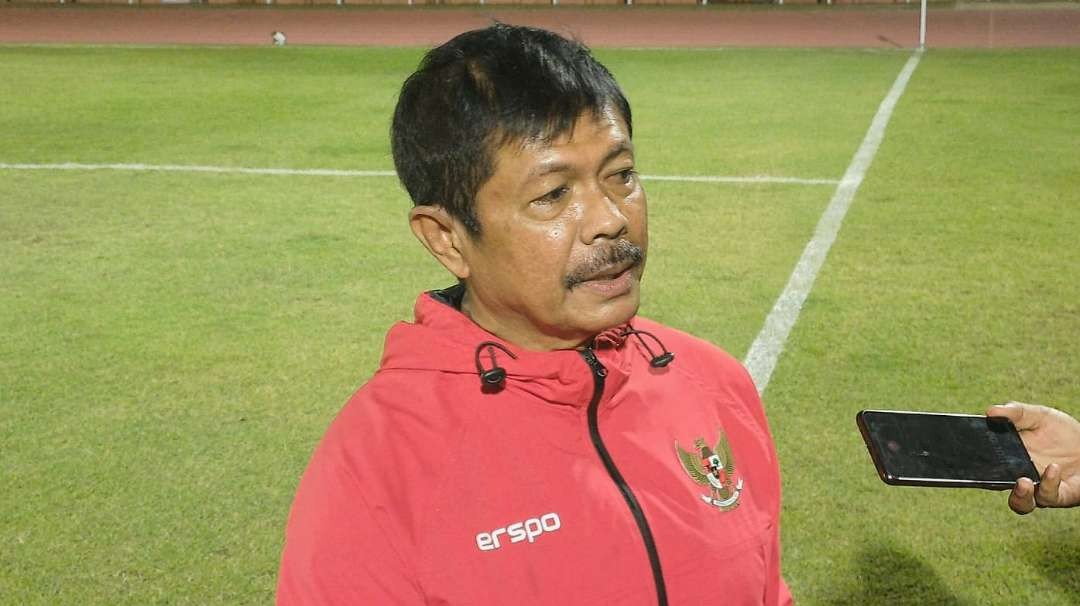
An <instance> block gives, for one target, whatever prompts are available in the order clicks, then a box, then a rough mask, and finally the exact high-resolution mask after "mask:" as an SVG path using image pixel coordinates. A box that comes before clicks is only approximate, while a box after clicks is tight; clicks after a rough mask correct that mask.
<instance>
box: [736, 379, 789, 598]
mask: <svg viewBox="0 0 1080 606" xmlns="http://www.w3.org/2000/svg"><path fill="white" fill-rule="evenodd" d="M740 368H741V371H742V375H743V381H742V382H741V384H740V386H739V393H740V395H741V397H742V399H743V401H745V402H746V403H747V404H748V405H749V406H750V408H751V411H752V412H753V414H754V416H755V417H756V419H757V421H758V423H759V424H760V425H761V427H762V429H763V430H764V431H765V432H766V433H767V434H768V435H769V442H770V444H772V443H773V441H772V432H771V431H770V430H769V421H768V419H767V418H766V416H765V406H764V404H762V402H761V396H760V395H758V392H757V388H756V387H755V386H754V380H753V379H752V378H751V377H750V373H749V372H747V370H746V369H745V368H744V367H741V365H740ZM769 463H770V465H771V466H772V476H773V478H775V485H774V487H773V494H774V495H776V498H775V500H774V505H773V507H772V508H771V511H770V512H769V514H770V517H771V518H772V524H771V525H772V536H771V537H770V541H769V545H768V547H767V552H766V566H767V567H768V570H766V578H767V579H768V580H767V581H766V582H767V583H768V585H767V587H766V593H765V602H764V603H765V604H770V605H771V604H776V605H778V606H790V605H791V604H793V603H794V600H793V599H792V596H791V591H790V590H789V589H788V586H787V583H785V582H784V577H783V576H782V575H781V573H780V463H779V460H778V458H777V456H776V447H775V446H773V448H772V457H771V460H770V461H769Z"/></svg>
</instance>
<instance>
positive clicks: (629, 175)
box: [608, 168, 637, 195]
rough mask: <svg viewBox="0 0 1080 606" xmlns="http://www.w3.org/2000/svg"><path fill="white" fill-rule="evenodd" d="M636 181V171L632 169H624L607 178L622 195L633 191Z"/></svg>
mask: <svg viewBox="0 0 1080 606" xmlns="http://www.w3.org/2000/svg"><path fill="white" fill-rule="evenodd" d="M636 181H637V171H636V170H634V169H633V168H624V169H623V170H620V171H619V172H617V173H614V174H612V175H611V176H610V177H608V182H609V183H611V185H612V186H613V187H615V188H616V189H617V191H619V192H622V193H623V194H624V195H625V194H629V193H630V192H631V191H633V189H634V184H635V182H636Z"/></svg>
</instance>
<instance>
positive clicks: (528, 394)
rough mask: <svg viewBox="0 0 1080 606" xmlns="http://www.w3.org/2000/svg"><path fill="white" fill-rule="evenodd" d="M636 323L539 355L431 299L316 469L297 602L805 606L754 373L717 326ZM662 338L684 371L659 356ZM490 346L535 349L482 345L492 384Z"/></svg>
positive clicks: (289, 581)
mask: <svg viewBox="0 0 1080 606" xmlns="http://www.w3.org/2000/svg"><path fill="white" fill-rule="evenodd" d="M630 325H631V326H633V328H634V329H637V330H642V331H647V332H648V333H650V334H648V335H644V334H642V335H629V336H623V334H622V331H623V330H624V328H625V327H624V328H623V329H613V330H611V331H607V332H605V333H603V334H601V335H598V337H597V338H596V341H595V344H594V346H593V348H591V349H588V350H585V351H584V352H579V351H572V350H568V351H554V352H532V351H526V350H522V349H520V348H518V347H515V346H512V345H510V344H507V343H505V342H502V341H500V340H499V339H497V338H496V337H494V336H493V335H491V334H490V333H487V332H486V331H484V330H483V329H482V328H480V327H479V326H477V325H475V324H473V323H472V322H471V321H470V320H469V319H468V318H467V317H466V316H465V315H463V314H462V313H461V312H459V311H457V310H455V309H454V308H453V307H451V306H450V305H449V304H447V303H444V302H441V301H439V300H437V299H436V298H435V297H434V296H433V294H425V295H422V296H421V297H420V298H419V299H418V301H417V304H416V322H415V323H404V322H402V323H399V324H397V325H395V326H394V327H393V328H392V329H391V330H390V333H389V334H388V335H387V338H386V348H385V352H384V354H383V359H382V364H381V366H380V368H379V370H378V372H376V374H375V376H374V377H373V378H372V379H371V380H370V381H369V382H368V383H367V384H366V385H364V386H363V387H362V388H361V389H360V390H359V391H358V392H357V393H356V394H355V395H354V396H353V397H352V399H351V400H350V401H349V403H348V404H347V405H346V406H345V408H344V409H343V410H342V411H341V413H340V414H339V415H338V417H337V419H335V420H334V422H333V424H332V425H331V426H330V428H329V430H328V431H327V433H326V435H325V436H324V438H323V440H322V443H321V444H320V445H319V447H318V448H317V449H316V451H315V454H314V455H313V457H312V459H311V462H310V464H309V466H308V468H307V471H306V472H305V474H304V477H303V479H302V480H301V482H300V487H299V489H298V491H297V494H296V500H295V502H294V503H293V508H292V512H291V514H290V516H289V523H288V529H287V531H286V541H285V549H284V553H283V555H282V562H281V571H280V576H279V580H278V595H277V598H278V604H461V605H464V604H468V605H489V604H490V605H503V604H515V605H517V604H540V605H558V606H570V605H573V604H588V605H596V604H614V603H618V604H621V605H627V606H630V605H637V604H641V605H645V604H657V603H658V601H660V600H661V599H664V598H666V601H667V603H668V604H673V605H674V604H704V603H723V604H729V605H731V604H769V605H772V604H783V603H788V602H790V600H791V598H790V594H789V593H788V591H787V588H786V587H785V586H784V583H783V581H782V579H781V578H780V548H779V538H778V533H779V526H778V521H779V509H780V483H779V472H778V469H777V462H776V455H775V451H774V448H773V443H772V438H771V437H770V435H769V430H768V427H767V424H766V420H765V415H764V412H763V410H762V407H761V403H760V400H759V399H758V395H757V392H756V390H755V389H754V386H753V384H752V382H751V380H750V378H749V376H748V375H747V373H746V372H745V370H744V369H743V368H742V366H741V365H740V364H739V363H738V362H737V361H736V360H734V359H732V358H731V357H730V356H728V355H727V354H725V353H724V352H722V351H720V350H719V349H717V348H716V347H714V346H712V345H710V344H708V343H706V342H704V341H701V340H699V339H696V338H694V337H691V336H689V335H686V334H684V333H681V332H678V331H675V330H672V329H670V328H666V327H664V326H661V325H659V324H656V323H654V322H650V321H648V320H645V319H643V318H635V319H633V320H632V321H631V323H630ZM652 337H656V338H657V339H659V342H662V343H663V346H666V348H667V349H669V350H670V351H672V352H673V353H674V354H675V356H676V357H675V360H674V361H673V362H672V363H671V364H669V365H668V366H666V367H659V368H658V367H653V366H651V365H650V363H649V362H650V359H652V358H654V357H655V355H656V354H658V353H660V350H661V346H660V345H659V343H658V342H657V341H656V340H654V339H653V338H652ZM485 341H490V342H495V343H499V344H501V345H503V346H504V347H505V348H506V349H507V350H508V351H510V352H512V353H513V354H514V355H515V356H516V359H514V358H512V357H511V356H510V355H508V354H506V353H504V352H503V351H501V350H499V349H497V348H489V347H487V346H484V347H480V349H479V353H480V355H479V362H480V364H481V367H482V368H483V369H484V370H487V369H490V368H491V367H492V366H493V364H492V357H491V356H492V354H493V355H494V361H495V364H497V365H498V366H499V367H501V368H503V369H504V370H505V372H506V379H505V381H504V382H503V384H502V387H501V389H495V388H492V387H490V386H489V387H488V388H483V389H482V387H483V386H482V383H481V381H480V378H479V376H478V369H477V360H478V357H477V355H476V354H477V347H478V345H480V344H481V343H483V342H485ZM645 344H648V346H649V347H650V348H651V349H652V350H653V351H652V353H650V352H649V351H648V350H647V349H646V348H645V347H644V345H645ZM721 430H722V431H723V434H724V436H726V438H722V437H721Z"/></svg>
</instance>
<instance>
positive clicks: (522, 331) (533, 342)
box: [461, 288, 593, 351]
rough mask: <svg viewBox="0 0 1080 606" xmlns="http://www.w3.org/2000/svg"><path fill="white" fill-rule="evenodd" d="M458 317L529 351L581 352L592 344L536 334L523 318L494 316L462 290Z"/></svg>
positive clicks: (574, 338)
mask: <svg viewBox="0 0 1080 606" xmlns="http://www.w3.org/2000/svg"><path fill="white" fill-rule="evenodd" d="M461 313H463V314H465V315H466V316H468V317H469V319H470V320H472V321H473V322H474V323H475V324H476V325H477V326H479V327H480V328H483V329H484V330H486V331H488V332H489V333H491V334H493V335H495V336H496V337H499V338H500V339H502V340H503V341H506V342H507V343H510V344H511V345H516V346H518V347H521V348H523V349H527V350H530V351H556V350H560V349H583V348H585V347H586V346H588V345H589V343H591V342H592V338H593V335H572V336H571V335H556V334H548V333H545V332H542V331H540V330H537V329H536V327H535V326H533V325H532V324H529V323H528V322H527V320H525V318H522V317H520V316H518V315H515V314H512V313H505V314H496V313H492V311H491V310H489V309H487V308H485V307H484V306H483V305H481V304H479V303H478V302H477V300H476V298H475V297H472V296H471V295H470V293H469V289H468V288H466V289H465V295H464V296H463V297H462V299H461Z"/></svg>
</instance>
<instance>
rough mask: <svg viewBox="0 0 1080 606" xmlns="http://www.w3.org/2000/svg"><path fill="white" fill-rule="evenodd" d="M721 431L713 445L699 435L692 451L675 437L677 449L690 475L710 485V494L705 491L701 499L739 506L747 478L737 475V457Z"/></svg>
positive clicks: (727, 506) (719, 505) (728, 506)
mask: <svg viewBox="0 0 1080 606" xmlns="http://www.w3.org/2000/svg"><path fill="white" fill-rule="evenodd" d="M719 431H720V437H719V438H718V439H717V440H716V445H715V446H713V447H712V448H709V445H708V444H706V443H705V439H704V438H698V439H696V440H694V452H688V451H686V450H683V448H682V447H681V446H679V441H678V440H675V453H676V454H677V455H679V461H680V462H681V463H682V466H683V469H685V470H686V475H688V476H690V479H691V480H693V481H695V482H697V483H698V484H701V485H702V486H705V487H707V488H708V489H709V494H703V495H701V500H702V501H705V502H706V503H708V504H709V505H712V506H714V507H717V508H719V509H720V510H721V511H727V510H729V509H735V508H736V507H738V506H739V494H740V493H741V492H742V489H743V480H742V478H737V477H736V475H735V457H734V456H733V455H732V454H731V445H730V444H728V440H727V436H725V435H724V430H723V429H720V430H719Z"/></svg>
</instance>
